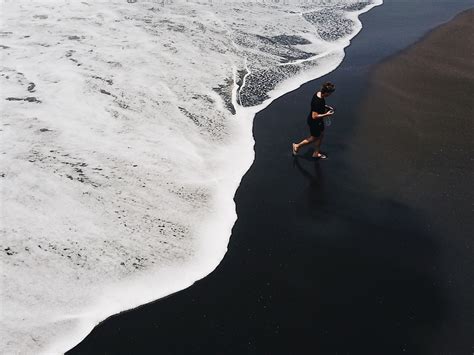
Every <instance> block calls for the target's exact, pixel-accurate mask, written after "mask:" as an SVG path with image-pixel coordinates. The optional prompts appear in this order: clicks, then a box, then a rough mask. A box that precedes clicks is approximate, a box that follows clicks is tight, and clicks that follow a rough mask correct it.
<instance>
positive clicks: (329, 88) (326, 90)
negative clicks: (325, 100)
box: [321, 81, 336, 94]
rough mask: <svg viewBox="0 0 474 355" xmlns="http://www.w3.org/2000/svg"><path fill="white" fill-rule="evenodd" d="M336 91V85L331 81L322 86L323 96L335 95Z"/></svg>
mask: <svg viewBox="0 0 474 355" xmlns="http://www.w3.org/2000/svg"><path fill="white" fill-rule="evenodd" d="M334 91H336V86H334V84H333V83H331V82H329V81H328V82H326V83H324V84H323V86H321V93H322V94H330V93H333V92H334Z"/></svg>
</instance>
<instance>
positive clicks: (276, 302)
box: [70, 0, 474, 355]
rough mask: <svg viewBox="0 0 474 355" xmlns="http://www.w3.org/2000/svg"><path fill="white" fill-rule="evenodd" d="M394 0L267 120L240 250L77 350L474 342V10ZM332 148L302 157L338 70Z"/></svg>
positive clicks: (426, 350)
mask: <svg viewBox="0 0 474 355" xmlns="http://www.w3.org/2000/svg"><path fill="white" fill-rule="evenodd" d="M471 4H472V3H471V2H469V1H461V0H459V1H456V2H455V4H453V3H452V2H442V1H432V2H430V1H419V0H414V1H413V2H407V1H401V2H398V1H386V4H385V5H384V6H382V7H381V8H377V9H374V10H373V11H371V12H369V13H368V14H365V15H364V16H363V23H364V26H365V27H364V31H363V32H362V33H361V34H360V35H359V36H358V37H357V38H356V39H355V40H354V42H353V44H352V45H351V46H350V47H349V49H348V51H347V57H346V59H345V61H344V63H343V64H342V65H341V67H340V68H338V70H336V71H335V72H334V73H331V74H330V75H328V76H327V77H325V78H322V79H321V80H318V81H317V82H312V83H308V84H306V85H304V86H303V87H301V88H300V89H299V90H297V91H295V92H292V93H289V94H288V95H285V96H284V97H282V98H281V99H279V100H276V101H275V102H274V103H273V104H272V105H270V106H269V107H268V108H267V109H266V110H264V111H263V112H261V113H260V114H259V115H258V116H257V118H256V120H255V127H254V134H255V138H256V148H255V149H256V161H255V163H254V165H253V166H252V168H251V169H250V171H249V172H248V173H247V174H246V176H245V177H244V179H243V181H242V184H241V186H240V187H239V190H238V192H237V195H236V204H237V211H238V215H239V220H238V221H237V223H236V225H235V226H234V229H233V233H232V238H231V240H230V244H229V252H228V253H227V255H226V256H225V258H224V260H223V261H222V263H221V264H220V265H219V267H218V268H217V269H216V270H215V271H214V272H213V273H212V274H211V275H209V276H208V277H206V278H204V279H203V280H201V281H199V282H197V283H196V284H195V285H193V286H192V287H190V288H189V289H187V290H184V291H182V292H179V293H177V294H174V295H172V296H170V297H168V298H165V299H162V300H160V301H158V302H155V303H152V304H150V305H146V306H143V307H140V308H138V309H136V310H133V311H130V312H125V313H123V314H121V315H119V316H114V317H111V318H110V319H108V320H107V321H105V322H103V323H102V324H101V325H99V326H98V327H97V328H96V329H95V330H94V331H93V332H92V333H91V334H90V335H89V336H88V337H87V338H86V339H85V340H84V341H83V342H82V343H81V344H79V345H78V346H77V347H76V348H74V349H73V350H72V351H71V352H70V353H71V354H106V353H107V354H132V353H135V354H137V353H142V354H144V353H157V354H206V355H207V354H239V355H240V354H364V355H369V354H374V355H387V354H471V353H472V349H473V345H474V342H473V339H474V336H473V324H474V317H473V301H472V299H473V298H474V293H473V280H474V267H473V266H474V265H473V245H472V244H473V243H472V236H471V235H470V232H471V231H472V229H473V228H472V227H473V225H472V223H473V222H472V205H471V202H472V186H471V185H472V184H471V181H472V160H471V154H472V148H473V145H472V144H473V143H472V142H473V140H472V133H473V129H472V128H473V126H472V119H473V115H472V113H473V112H472V110H473V107H472V100H471V96H472V92H473V74H474V70H473V69H474V68H473V62H472V38H473V35H474V34H473V33H472V32H473V29H472V23H473V22H474V21H473V18H472V14H473V12H472V11H471V12H469V13H466V14H463V15H462V16H460V17H457V18H456V20H455V21H452V22H450V23H449V24H447V25H445V26H443V27H441V28H439V29H437V30H436V31H435V32H433V33H431V34H429V35H428V37H426V38H424V39H423V41H421V42H419V43H417V44H416V45H415V46H412V47H411V48H409V49H408V50H404V51H403V52H402V53H400V54H398V55H396V56H394V57H391V58H390V59H388V60H385V61H384V62H383V63H382V64H380V65H378V66H376V67H375V68H374V67H373V66H372V65H373V64H376V63H378V62H380V61H381V60H382V59H384V58H387V56H389V55H393V54H394V53H395V52H397V51H399V50H401V49H403V48H405V47H407V46H408V45H409V44H411V43H413V41H415V40H416V39H417V38H419V37H420V36H422V35H423V34H424V33H425V32H426V30H428V29H430V28H433V27H434V26H435V25H437V24H439V23H441V22H443V21H447V20H449V19H450V17H451V16H453V15H454V14H456V13H458V12H460V11H461V10H463V9H466V8H468V7H470V6H472V5H471ZM326 79H330V80H333V81H334V82H336V84H337V86H338V90H337V92H336V94H335V95H334V96H333V97H331V98H330V99H329V100H328V103H329V104H331V105H333V106H335V107H336V108H337V118H336V119H335V120H334V123H333V125H332V126H331V127H329V129H328V131H327V136H326V142H325V147H324V148H325V149H324V150H325V151H327V152H328V153H329V156H330V158H329V160H328V161H324V162H319V163H314V162H312V161H310V160H308V159H306V158H307V157H308V156H309V155H311V151H307V152H305V153H303V154H302V157H300V158H298V159H295V160H293V159H292V158H291V152H290V145H291V141H292V140H296V139H298V138H301V136H302V135H304V134H306V126H305V122H304V121H305V117H306V114H307V111H308V108H309V101H310V98H311V95H312V94H313V92H314V90H315V88H316V87H317V85H319V83H320V82H321V81H323V80H326Z"/></svg>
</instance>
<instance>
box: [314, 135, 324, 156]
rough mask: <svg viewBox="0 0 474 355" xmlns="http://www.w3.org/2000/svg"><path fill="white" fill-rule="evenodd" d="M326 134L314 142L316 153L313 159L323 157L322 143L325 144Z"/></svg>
mask: <svg viewBox="0 0 474 355" xmlns="http://www.w3.org/2000/svg"><path fill="white" fill-rule="evenodd" d="M323 137H324V134H321V136H319V138H316V139H315V140H314V153H313V155H312V157H313V158H319V157H321V143H322V142H323Z"/></svg>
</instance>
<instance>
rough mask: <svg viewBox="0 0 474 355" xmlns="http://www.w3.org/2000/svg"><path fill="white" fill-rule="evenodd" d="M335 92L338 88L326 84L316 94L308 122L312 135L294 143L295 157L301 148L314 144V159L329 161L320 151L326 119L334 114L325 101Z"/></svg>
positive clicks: (328, 83) (312, 101)
mask: <svg viewBox="0 0 474 355" xmlns="http://www.w3.org/2000/svg"><path fill="white" fill-rule="evenodd" d="M335 90H336V87H335V86H334V84H333V83H330V82H326V83H324V84H323V85H322V86H321V90H320V91H318V92H317V93H315V94H314V96H313V99H312V100H311V111H310V113H309V115H308V118H307V120H306V122H307V123H308V126H309V131H310V134H311V135H310V136H309V137H308V138H305V139H303V140H302V141H301V142H299V143H293V145H292V150H293V155H294V156H296V155H297V154H298V151H299V150H300V148H301V147H303V146H305V145H307V144H310V143H314V147H315V149H314V153H313V155H312V158H314V159H327V155H326V154H323V153H321V151H320V148H321V143H322V140H323V136H324V117H328V116H332V115H333V114H334V109H333V108H332V107H330V106H326V100H325V99H326V97H328V96H330V95H331V94H332V93H333V92H334V91H335Z"/></svg>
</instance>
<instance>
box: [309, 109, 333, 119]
mask: <svg viewBox="0 0 474 355" xmlns="http://www.w3.org/2000/svg"><path fill="white" fill-rule="evenodd" d="M333 114H334V111H332V110H329V111H328V112H326V113H317V112H316V111H312V112H311V118H312V119H313V120H317V119H320V118H323V117H326V116H332V115H333Z"/></svg>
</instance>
